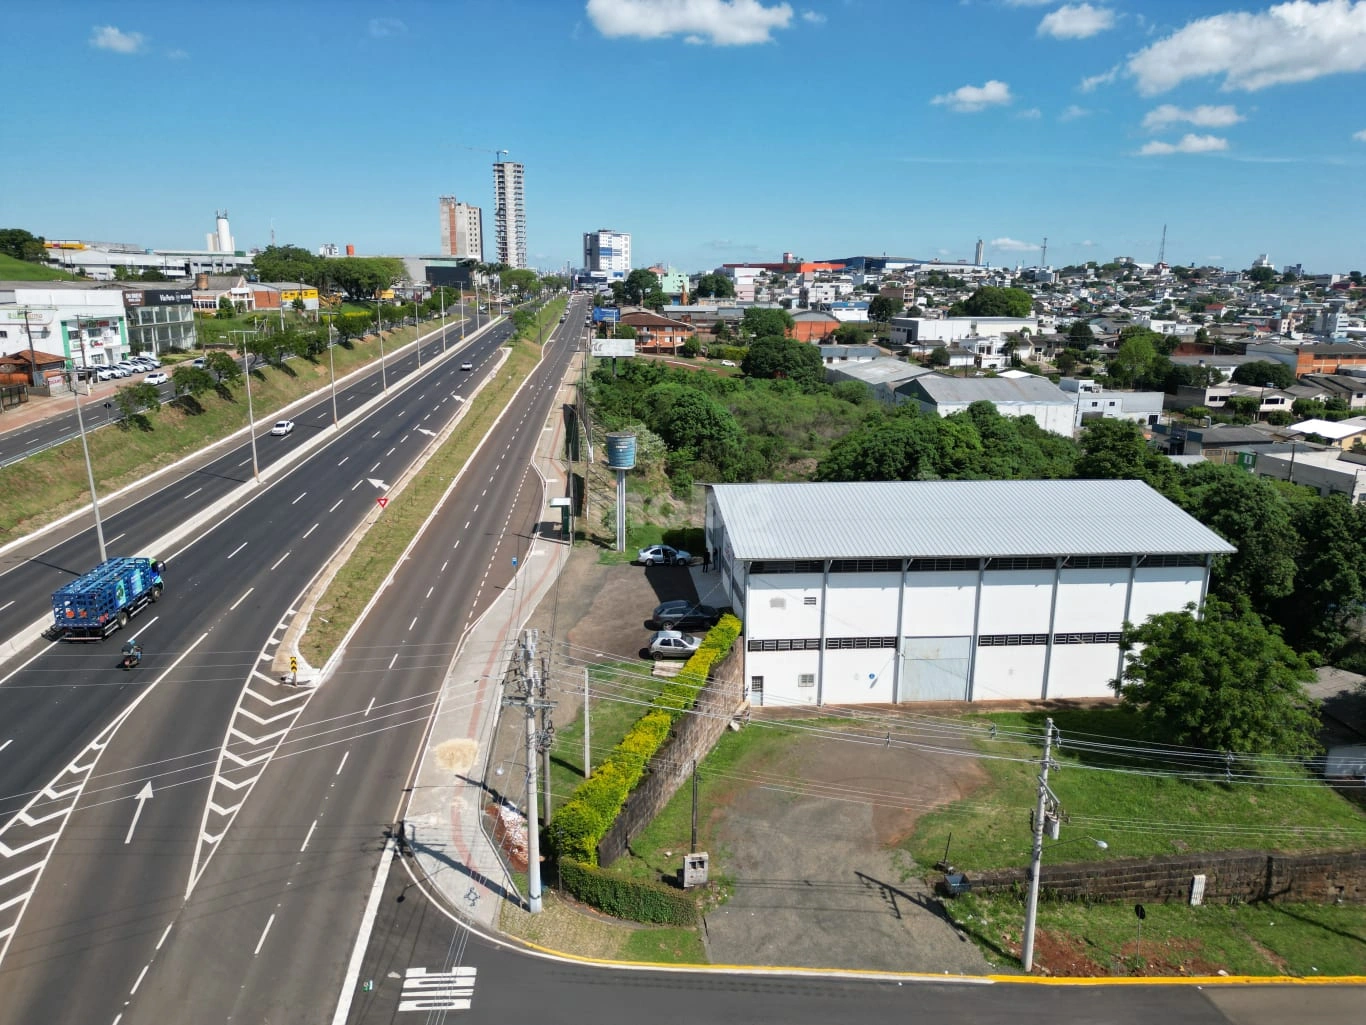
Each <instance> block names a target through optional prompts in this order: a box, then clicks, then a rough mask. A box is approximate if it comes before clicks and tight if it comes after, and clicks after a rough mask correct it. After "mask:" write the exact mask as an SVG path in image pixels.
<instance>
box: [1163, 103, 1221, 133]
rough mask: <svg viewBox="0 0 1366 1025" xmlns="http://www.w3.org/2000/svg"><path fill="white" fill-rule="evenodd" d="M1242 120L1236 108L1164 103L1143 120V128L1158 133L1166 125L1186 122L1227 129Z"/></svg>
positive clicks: (1201, 126) (1202, 126)
mask: <svg viewBox="0 0 1366 1025" xmlns="http://www.w3.org/2000/svg"><path fill="white" fill-rule="evenodd" d="M1242 120H1243V116H1242V115H1241V114H1239V113H1238V108H1237V107H1233V106H1229V105H1225V106H1222V107H1212V106H1209V105H1208V104H1202V105H1201V106H1199V107H1189V108H1187V107H1178V106H1176V105H1175V104H1174V103H1164V104H1162V106H1160V107H1154V108H1153V109H1152V110H1150V111H1148V113H1147V115H1146V116H1145V117H1144V118H1143V127H1144V128H1146V129H1147V130H1148V131H1150V132H1159V131H1161V130H1162V129H1164V128H1166V127H1167V126H1168V125H1175V124H1181V123H1182V122H1188V123H1190V124H1193V125H1195V126H1197V127H1199V128H1227V127H1228V126H1229V125H1236V124H1237V123H1238V122H1239V121H1242Z"/></svg>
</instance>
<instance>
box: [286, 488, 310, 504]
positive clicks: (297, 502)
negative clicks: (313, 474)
mask: <svg viewBox="0 0 1366 1025" xmlns="http://www.w3.org/2000/svg"><path fill="white" fill-rule="evenodd" d="M306 494H308V492H307V491H300V492H299V497H298V498H296V499H294V501H292V502H290V503H289V504H290V505H298V504H299V500H300V499H302V498H303V497H304V495H306Z"/></svg>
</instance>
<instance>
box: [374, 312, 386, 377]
mask: <svg viewBox="0 0 1366 1025" xmlns="http://www.w3.org/2000/svg"><path fill="white" fill-rule="evenodd" d="M375 318H376V324H375V337H376V338H378V339H379V388H380V391H388V390H389V375H388V373H386V372H385V368H384V300H383V299H376V300H375Z"/></svg>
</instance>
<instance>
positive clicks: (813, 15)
mask: <svg viewBox="0 0 1366 1025" xmlns="http://www.w3.org/2000/svg"><path fill="white" fill-rule="evenodd" d="M802 21H805V22H807V23H809V24H811V25H824V24H825V15H824V14H822V13H821V12H820V11H802Z"/></svg>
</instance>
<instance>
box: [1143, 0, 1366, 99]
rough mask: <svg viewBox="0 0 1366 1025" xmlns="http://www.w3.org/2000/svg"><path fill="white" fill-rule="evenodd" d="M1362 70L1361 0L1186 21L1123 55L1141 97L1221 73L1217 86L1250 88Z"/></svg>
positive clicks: (1365, 56)
mask: <svg viewBox="0 0 1366 1025" xmlns="http://www.w3.org/2000/svg"><path fill="white" fill-rule="evenodd" d="M1363 69H1366V0H1355V2H1353V0H1323V2H1322V3H1312V2H1310V0H1292V2H1290V3H1282V4H1277V5H1276V6H1274V7H1271V8H1269V9H1268V10H1266V11H1264V12H1262V13H1260V14H1250V13H1248V12H1245V11H1238V12H1233V13H1229V14H1216V15H1214V16H1213V17H1209V18H1200V19H1199V20H1197V21H1192V22H1191V23H1190V24H1188V25H1186V26H1185V27H1184V28H1181V29H1179V30H1177V31H1176V32H1175V33H1173V34H1172V35H1170V36H1167V37H1166V38H1165V39H1160V40H1158V41H1157V42H1156V43H1153V44H1152V45H1151V46H1148V47H1146V48H1144V49H1142V50H1140V51H1139V52H1138V53H1136V54H1134V55H1133V56H1132V57H1130V58H1129V64H1128V71H1129V74H1131V75H1132V76H1133V77H1134V78H1135V79H1137V81H1138V91H1139V92H1141V93H1142V94H1143V95H1145V96H1153V95H1156V94H1157V93H1163V92H1166V91H1167V90H1168V89H1172V88H1174V87H1175V86H1177V85H1180V84H1181V83H1182V82H1184V81H1185V80H1186V79H1188V78H1204V77H1206V76H1209V75H1222V76H1223V78H1224V82H1223V88H1224V89H1226V90H1229V89H1242V90H1245V91H1247V92H1253V91H1255V90H1257V89H1265V88H1266V87H1267V86H1270V85H1278V84H1280V83H1283V82H1308V81H1311V80H1313V79H1315V78H1321V77H1322V76H1324V75H1332V74H1341V73H1344V72H1352V71H1361V70H1363Z"/></svg>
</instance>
